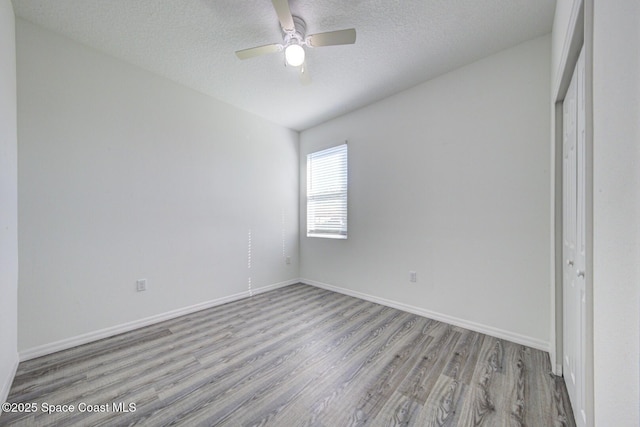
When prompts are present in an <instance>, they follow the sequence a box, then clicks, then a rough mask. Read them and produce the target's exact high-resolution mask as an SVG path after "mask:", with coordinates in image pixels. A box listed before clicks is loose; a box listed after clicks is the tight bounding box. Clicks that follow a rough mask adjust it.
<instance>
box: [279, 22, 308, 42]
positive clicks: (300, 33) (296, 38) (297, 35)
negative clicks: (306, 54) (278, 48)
mask: <svg viewBox="0 0 640 427" xmlns="http://www.w3.org/2000/svg"><path fill="white" fill-rule="evenodd" d="M292 17H293V25H294V26H295V30H294V31H285V30H284V29H283V30H282V33H283V35H284V42H285V46H288V45H290V44H292V43H296V44H300V45H303V44H305V36H306V34H307V24H306V23H305V22H304V19H302V18H300V17H299V16H295V15H293V16H292Z"/></svg>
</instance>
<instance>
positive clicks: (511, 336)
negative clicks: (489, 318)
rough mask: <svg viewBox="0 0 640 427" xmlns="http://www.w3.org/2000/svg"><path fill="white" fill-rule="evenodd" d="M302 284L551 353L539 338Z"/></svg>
mask: <svg viewBox="0 0 640 427" xmlns="http://www.w3.org/2000/svg"><path fill="white" fill-rule="evenodd" d="M300 282H301V283H304V284H307V285H311V286H315V287H318V288H322V289H326V290H328V291H334V292H338V293H341V294H345V295H349V296H352V297H355V298H360V299H364V300H367V301H371V302H374V303H376V304H381V305H384V306H387V307H391V308H396V309H398V310H402V311H406V312H408V313H413V314H417V315H419V316H423V317H428V318H429V319H433V320H438V321H440V322H444V323H448V324H450V325H454V326H459V327H461V328H465V329H469V330H472V331H475V332H480V333H482V334H485V335H490V336H492V337H495V338H500V339H504V340H507V341H511V342H514V343H517V344H522V345H526V346H527V347H531V348H535V349H538V350H541V351H545V352H549V348H550V346H549V343H548V342H546V341H543V340H539V339H537V338H532V337H529V336H526V335H521V334H517V333H515V332H511V331H507V330H504V329H499V328H495V327H493V326H487V325H483V324H480V323H476V322H472V321H469V320H465V319H460V318H457V317H453V316H449V315H447V314H442V313H438V312H435V311H431V310H427V309H424V308H421V307H415V306H412V305H408V304H404V303H401V302H397V301H392V300H388V299H385V298H380V297H376V296H373V295H369V294H365V293H362V292H358V291H353V290H351V289H346V288H341V287H339V286H334V285H329V284H326V283H321V282H317V281H315V280H309V279H305V278H301V279H300Z"/></svg>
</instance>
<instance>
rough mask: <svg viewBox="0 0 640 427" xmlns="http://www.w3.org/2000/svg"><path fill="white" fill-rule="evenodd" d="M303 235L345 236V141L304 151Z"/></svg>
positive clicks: (335, 237) (334, 237)
mask: <svg viewBox="0 0 640 427" xmlns="http://www.w3.org/2000/svg"><path fill="white" fill-rule="evenodd" d="M307 236H308V237H327V238H332V239H346V238H347V144H342V145H338V146H337V147H332V148H328V149H326V150H322V151H316V152H315V153H311V154H308V155H307Z"/></svg>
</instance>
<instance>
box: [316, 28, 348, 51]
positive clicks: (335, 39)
mask: <svg viewBox="0 0 640 427" xmlns="http://www.w3.org/2000/svg"><path fill="white" fill-rule="evenodd" d="M355 42H356V30H355V29H354V28H350V29H348V30H338V31H329V32H328V33H318V34H311V35H310V36H309V37H307V44H308V45H309V46H311V47H320V46H335V45H340V44H354V43H355Z"/></svg>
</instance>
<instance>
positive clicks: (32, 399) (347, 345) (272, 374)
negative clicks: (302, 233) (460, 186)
mask: <svg viewBox="0 0 640 427" xmlns="http://www.w3.org/2000/svg"><path fill="white" fill-rule="evenodd" d="M550 372H551V368H550V364H549V359H548V356H547V354H546V353H543V352H541V351H538V350H535V349H531V348H528V347H525V346H522V345H518V344H514V343H511V342H508V341H504V340H500V339H497V338H493V337H490V336H487V335H483V334H480V333H476V332H472V331H469V330H465V329H462V328H459V327H455V326H451V325H447V324H445V323H441V322H437V321H434V320H431V319H427V318H424V317H420V316H417V315H413V314H409V313H405V312H402V311H399V310H395V309H392V308H389V307H384V306H381V305H377V304H374V303H370V302H367V301H363V300H360V299H357V298H352V297H349V296H345V295H342V294H338V293H334V292H329V291H326V290H323V289H318V288H315V287H311V286H307V285H302V284H298V285H293V286H288V287H285V288H281V289H277V290H274V291H272V292H268V293H264V294H260V295H256V296H253V297H251V298H247V299H244V300H241V301H236V302H233V303H229V304H225V305H222V306H219V307H214V308H211V309H208V310H203V311H200V312H197V313H194V314H191V315H188V316H183V317H180V318H177V319H173V320H169V321H166V322H162V323H158V324H156V325H153V326H149V327H146V328H142V329H139V330H136V331H133V332H129V333H126V334H122V335H118V336H115V337H112V338H107V339H104V340H101V341H97V342H95V343H91V344H87V345H83V346H80V347H76V348H73V349H70V350H66V351H62V352H59V353H55V354H52V355H49V356H45V357H41V358H38V359H34V360H30V361H26V362H23V363H21V364H20V366H19V367H18V372H17V375H16V377H15V380H14V382H13V385H12V388H11V391H10V395H9V402H14V403H18V402H21V403H33V404H35V405H33V406H32V408H33V407H34V406H35V407H36V408H37V409H38V411H37V412H35V413H11V412H10V413H4V414H2V416H0V425H2V426H5V425H16V426H54V425H64V426H70V425H78V426H115V425H117V426H122V425H148V426H165V425H166V426H171V425H188V426H214V425H215V426H284V427H292V426H318V427H320V426H324V427H341V426H364V425H370V426H465V427H466V426H536V427H537V426H574V421H573V415H572V413H571V407H570V404H569V401H568V397H567V393H566V389H565V388H564V383H563V382H562V379H561V378H557V377H554V376H553V375H552V374H551V373H550ZM49 405H73V406H74V411H73V412H70V411H69V412H63V411H62V410H63V409H64V408H63V407H55V406H49ZM87 405H89V406H87ZM42 409H49V410H53V411H54V412H53V413H51V414H48V413H43V411H42ZM67 409H69V408H67ZM87 409H89V410H87ZM125 409H126V411H125ZM58 410H60V411H61V412H57V411H58Z"/></svg>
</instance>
